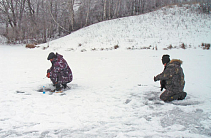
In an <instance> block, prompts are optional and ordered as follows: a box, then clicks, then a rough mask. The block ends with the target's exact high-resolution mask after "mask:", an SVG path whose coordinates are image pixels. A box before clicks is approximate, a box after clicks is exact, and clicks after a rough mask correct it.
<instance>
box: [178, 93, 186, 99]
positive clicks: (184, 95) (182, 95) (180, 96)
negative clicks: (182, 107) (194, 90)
mask: <svg viewBox="0 0 211 138" xmlns="http://www.w3.org/2000/svg"><path fill="white" fill-rule="evenodd" d="M178 95H179V98H178V100H183V99H185V97H186V95H187V93H186V92H180V93H179V94H178Z"/></svg>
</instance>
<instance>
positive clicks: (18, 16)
mask: <svg viewBox="0 0 211 138" xmlns="http://www.w3.org/2000/svg"><path fill="white" fill-rule="evenodd" d="M184 3H186V4H196V3H199V4H200V5H201V6H200V9H199V10H201V11H202V12H205V13H208V14H209V13H210V11H211V0H0V24H1V25H0V27H1V29H0V35H4V36H5V37H6V38H7V39H8V43H44V42H47V41H48V40H50V39H55V38H59V37H62V36H65V35H68V34H70V33H71V32H73V31H76V30H78V29H80V28H83V27H86V26H89V25H91V24H94V23H98V22H101V21H105V20H110V19H116V18H120V17H127V16H133V15H140V14H143V13H147V12H151V11H154V10H157V9H159V8H161V7H164V6H167V5H174V4H177V5H179V6H180V5H182V4H184Z"/></svg>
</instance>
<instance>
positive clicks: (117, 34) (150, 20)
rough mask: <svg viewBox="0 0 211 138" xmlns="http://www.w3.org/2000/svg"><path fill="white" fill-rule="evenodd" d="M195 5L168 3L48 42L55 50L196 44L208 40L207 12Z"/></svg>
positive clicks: (210, 22)
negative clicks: (154, 9) (150, 10)
mask: <svg viewBox="0 0 211 138" xmlns="http://www.w3.org/2000/svg"><path fill="white" fill-rule="evenodd" d="M197 9H198V5H193V6H190V5H186V6H184V7H177V6H171V7H165V8H162V9H160V10H158V11H154V12H151V13H147V14H144V15H139V16H132V17H127V18H121V19H116V20H110V21H105V22H101V23H98V24H94V25H91V26H89V27H86V28H83V29H81V30H79V31H76V32H74V33H72V34H70V35H68V36H66V37H63V38H60V39H58V40H54V41H51V42H50V43H49V45H50V48H52V49H55V50H57V49H60V48H62V49H65V50H73V51H81V50H82V51H84V50H86V51H91V50H92V49H95V50H101V48H104V49H105V48H111V47H114V46H115V45H118V46H120V48H122V49H127V48H132V47H134V48H138V49H140V48H143V47H149V46H150V45H151V46H152V48H153V47H156V46H157V47H158V49H163V48H166V47H168V46H169V45H172V46H173V47H174V46H177V47H179V46H180V45H181V44H182V43H184V44H185V45H187V47H190V46H191V47H192V48H197V47H198V46H199V45H201V44H202V43H211V33H210V32H211V16H210V15H207V14H201V13H200V12H199V11H198V10H197ZM42 46H43V45H42ZM44 46H46V44H45V45H44Z"/></svg>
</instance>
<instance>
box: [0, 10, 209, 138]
mask: <svg viewBox="0 0 211 138" xmlns="http://www.w3.org/2000/svg"><path fill="white" fill-rule="evenodd" d="M181 9H183V8H181ZM181 9H178V8H177V7H175V8H171V9H166V10H170V11H172V12H173V11H175V10H176V11H175V15H177V13H179V12H178V11H181V12H180V13H181V15H183V14H184V15H186V14H185V13H186V12H182V10H181ZM184 9H186V8H184ZM164 11H165V10H164V9H162V10H159V11H156V12H154V14H153V13H149V14H146V15H141V16H136V17H129V18H122V19H117V20H113V22H112V21H108V22H102V23H99V24H96V25H93V26H90V27H87V28H84V29H81V30H79V31H77V32H75V33H73V34H71V35H69V36H66V37H64V38H61V39H58V40H54V41H52V42H50V48H48V49H46V50H42V48H37V49H26V48H25V47H24V46H3V45H0V58H1V62H0V67H1V69H0V86H1V87H0V95H1V98H0V137H2V138H4V137H14V138H17V137H20V138H23V137H24V138H25V137H27V138H29V137H30V138H31V137H36V138H37V137H61V138H69V137H72V138H130V137H137V138H140V137H144V138H151V137H152V138H157V137H162V138H172V137H185V138H187V137H188V138H199V137H200V138H208V137H211V125H210V124H211V117H210V116H211V106H210V105H211V94H210V92H211V86H210V78H211V73H210V70H211V64H210V63H211V52H210V50H202V49H201V48H198V45H201V43H202V42H204V43H211V39H210V38H211V34H210V32H211V31H210V29H211V28H210V27H211V22H210V21H211V20H210V15H202V17H201V16H200V18H199V17H197V20H195V21H196V22H195V27H192V29H187V30H186V29H184V28H182V26H184V25H183V24H180V25H181V28H180V27H179V28H178V29H176V28H174V29H172V30H173V31H170V30H169V29H167V28H168V24H166V28H163V29H160V27H162V26H163V27H165V25H164V23H166V21H164V18H165V19H167V17H168V18H174V17H171V16H170V15H171V14H170V15H169V14H168V13H166V14H163V13H164ZM185 11H187V10H185ZM152 15H153V16H154V17H155V18H146V17H147V16H152ZM181 15H180V18H185V17H183V16H181ZM189 15H190V18H196V17H195V15H194V16H192V14H190V13H189ZM161 17H162V19H161V20H159V18H161ZM178 17H179V15H178ZM175 18H176V17H175ZM137 19H140V20H139V21H140V22H139V21H138V22H139V23H136V21H137ZM141 19H142V20H143V19H146V20H143V22H141V21H142V20H141ZM154 19H156V20H157V23H158V24H155V23H154V22H153V20H154ZM150 20H151V21H150ZM161 21H162V22H163V25H162V23H160V22H161ZM168 21H170V20H168ZM172 21H174V22H175V20H172ZM192 21H193V20H192V19H191V20H190V23H191V22H192ZM130 22H131V23H130ZM188 22H189V21H188ZM188 22H185V24H189V23H188ZM133 23H134V24H135V25H133ZM142 23H143V24H142ZM150 23H154V26H153V25H151V24H150ZM170 23H171V22H170ZM170 23H169V24H170ZM127 24H128V29H129V30H131V32H130V33H128V32H127V31H128V30H127V29H126V26H127ZM171 24H172V25H170V26H173V25H174V24H173V23H171ZM138 25H139V26H140V28H139V29H143V30H142V31H140V30H139V29H137V28H136V27H137V26H138ZM161 25H162V26H161ZM198 26H200V27H198ZM96 27H97V28H98V29H97V30H96ZM118 27H119V28H121V29H120V30H122V32H121V31H120V30H118V29H117V28H118ZM105 28H107V29H105ZM109 28H110V31H109ZM124 28H125V29H124ZM133 28H134V29H133ZM144 28H145V29H146V30H144ZM149 28H154V29H153V31H154V32H151V31H149V30H148V29H149ZM188 28H189V26H188ZM115 29H117V30H115ZM126 30H127V31H126ZM168 30H169V31H168ZM162 31H163V32H162ZM167 31H168V32H169V33H167ZM190 31H191V32H190ZM140 32H142V33H141V34H140ZM171 32H172V34H176V35H172V34H171ZM166 33H167V34H168V35H167V34H166ZM100 34H101V36H99V35H100ZM149 34H152V36H151V37H148V36H149ZM142 35H146V36H147V37H144V39H142V38H143V37H141V36H142ZM110 36H111V37H110ZM185 36H186V37H185ZM197 36H198V37H197ZM172 37H173V38H172ZM110 38H113V40H110ZM127 38H129V39H133V41H126V40H128V39H127ZM157 38H159V41H157V40H158V39H157ZM115 41H116V42H117V41H118V43H116V44H118V45H119V46H120V48H118V49H117V50H109V51H107V50H103V51H102V50H100V48H110V47H113V46H114V45H116V44H115V43H114V42H115ZM145 42H146V46H148V45H153V46H157V47H158V50H152V48H151V49H150V50H126V49H127V48H128V47H132V46H134V47H135V46H136V47H137V48H140V47H142V46H145ZM183 42H184V43H187V44H188V45H191V46H192V48H188V49H186V50H184V49H173V50H162V48H164V47H166V46H168V45H169V44H172V45H174V44H175V46H176V45H177V44H179V43H183ZM109 43H110V44H109ZM79 44H82V45H81V46H80V47H79ZM135 44H137V45H135ZM142 44H143V45H142ZM45 45H46V44H44V45H42V46H45ZM194 47H195V48H194ZM92 48H96V49H97V50H95V51H92V50H91V49H92ZM71 49H73V50H71ZM84 49H85V50H86V52H81V50H83V51H84ZM70 50H71V51H70ZM51 51H56V52H58V53H60V54H62V55H64V58H65V59H66V60H67V62H68V63H69V65H70V68H71V69H72V71H73V75H74V80H73V82H71V83H70V84H69V85H68V86H69V87H71V90H67V91H65V95H61V94H52V95H49V93H48V92H47V93H46V94H43V93H42V92H38V90H39V89H41V88H42V86H45V87H46V88H50V87H52V86H51V82H50V80H49V79H48V78H45V75H46V70H47V69H48V68H49V67H50V66H51V63H50V62H49V61H47V56H48V54H49V53H50V52H51ZM73 51H74V52H73ZM163 54H169V55H170V56H171V59H173V58H179V59H181V60H182V61H183V64H182V67H183V70H184V73H185V81H186V86H185V91H186V92H187V93H188V95H187V97H186V99H185V100H183V101H174V102H171V103H164V102H162V101H161V100H160V99H159V95H160V94H161V92H160V88H159V82H154V81H153V76H155V75H157V74H158V73H160V72H162V70H163V65H162V63H161V57H162V55H163Z"/></svg>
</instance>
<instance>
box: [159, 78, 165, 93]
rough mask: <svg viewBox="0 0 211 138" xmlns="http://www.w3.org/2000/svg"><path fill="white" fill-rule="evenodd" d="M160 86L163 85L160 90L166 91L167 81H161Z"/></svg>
mask: <svg viewBox="0 0 211 138" xmlns="http://www.w3.org/2000/svg"><path fill="white" fill-rule="evenodd" d="M160 85H161V89H160V91H162V90H163V88H165V89H166V81H165V80H162V81H160Z"/></svg>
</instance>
